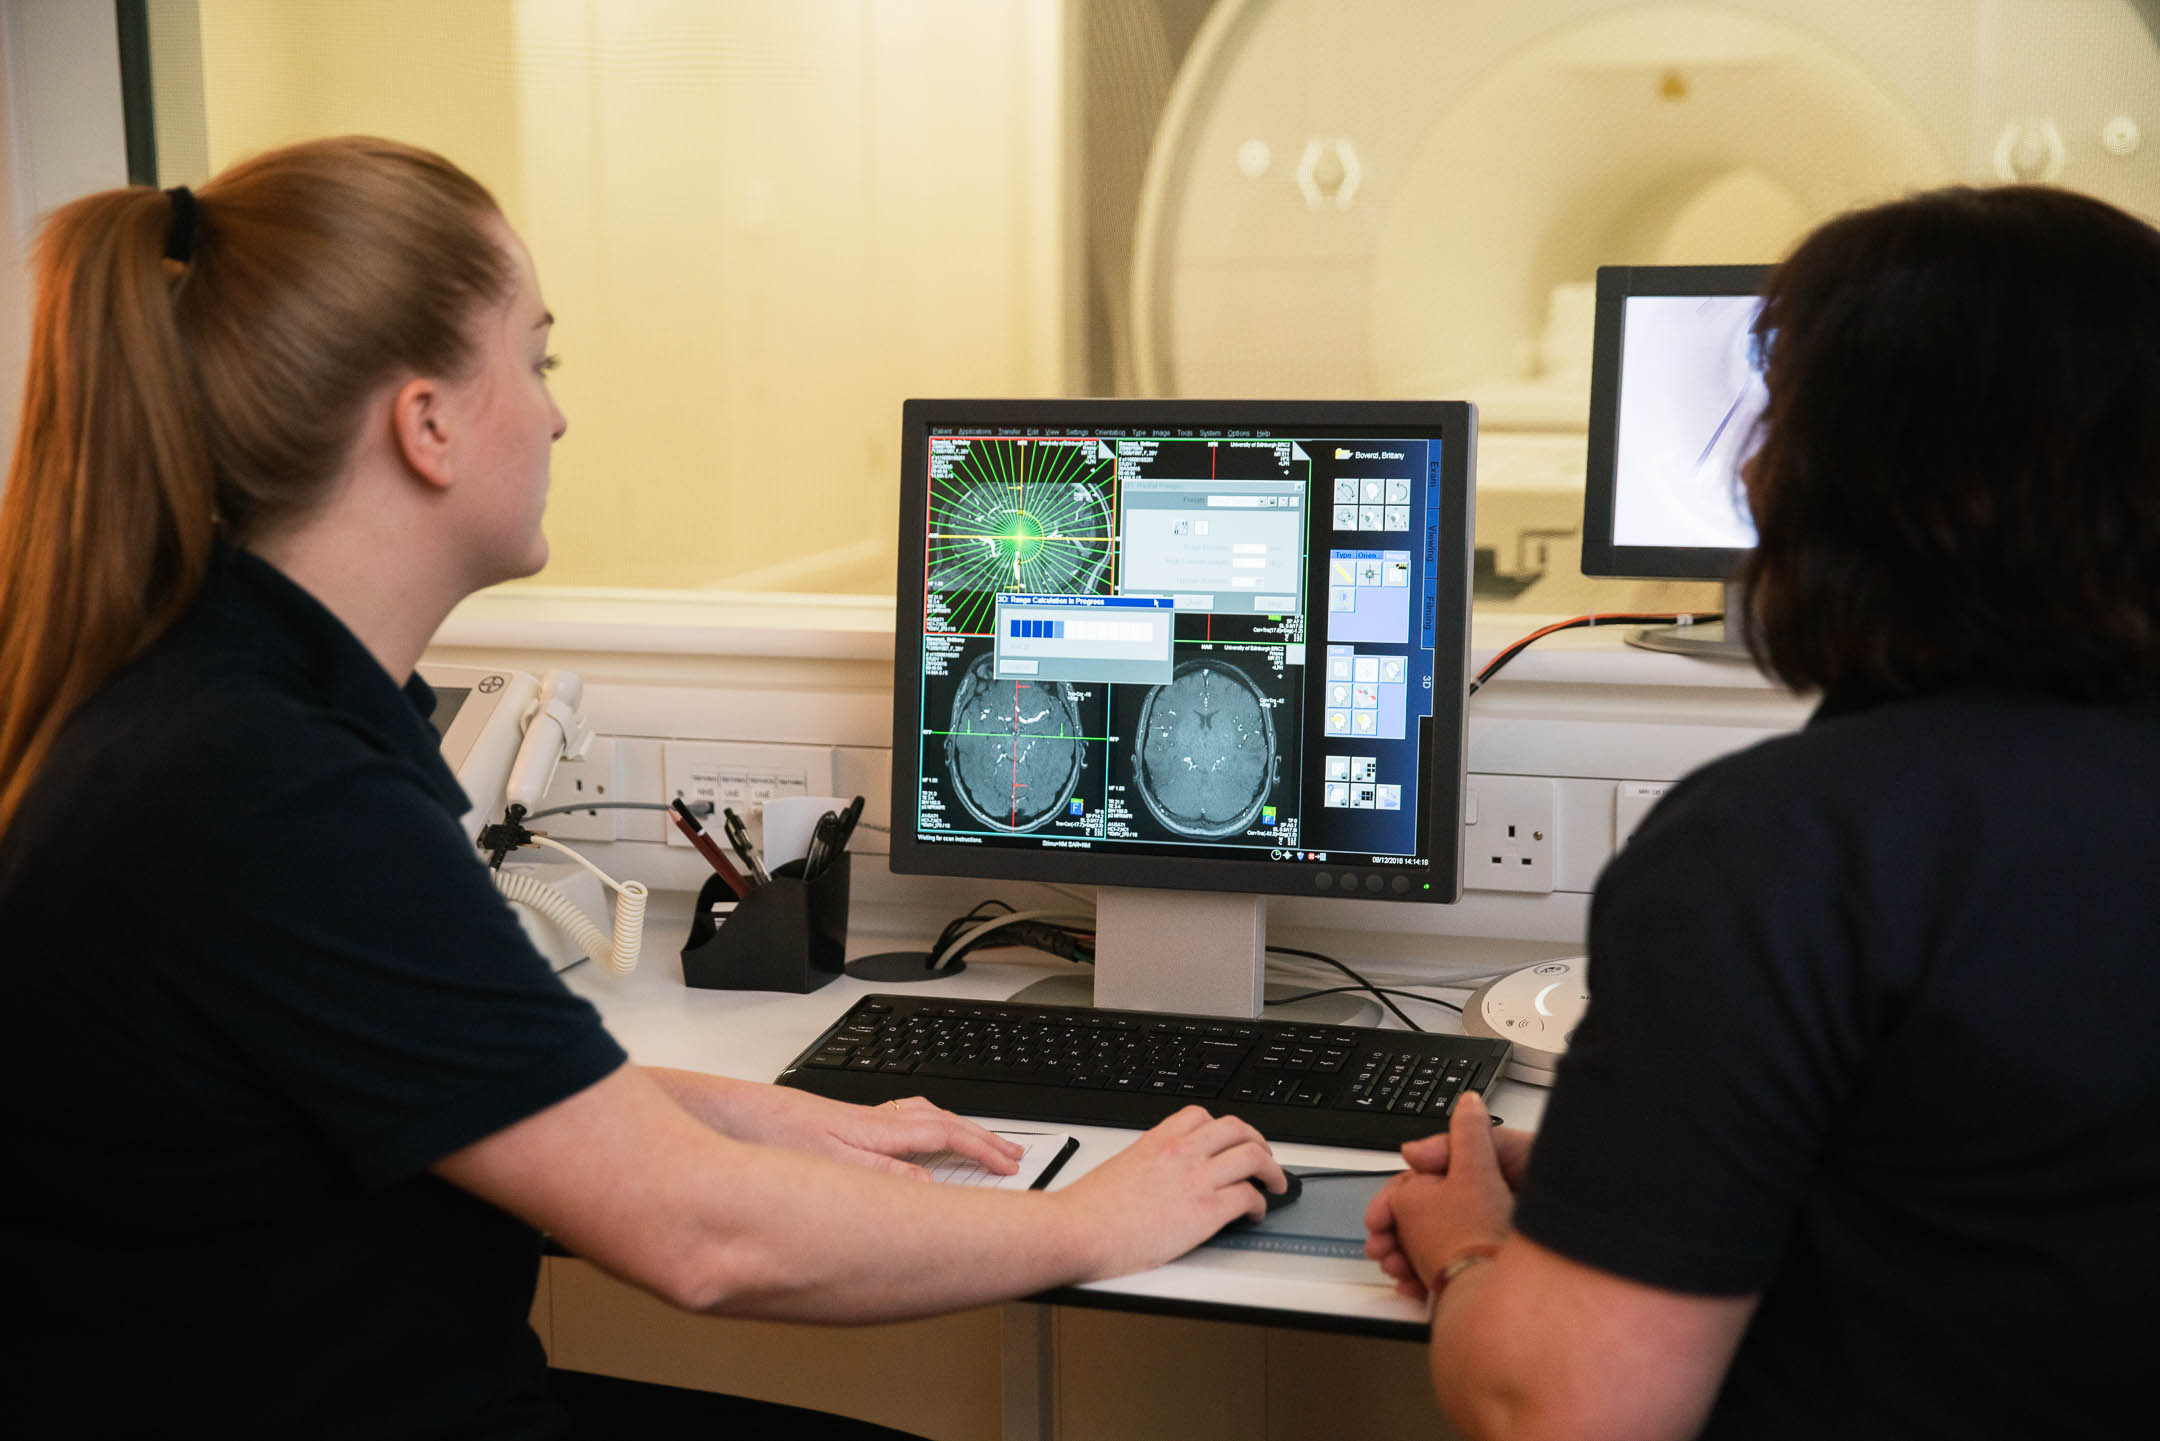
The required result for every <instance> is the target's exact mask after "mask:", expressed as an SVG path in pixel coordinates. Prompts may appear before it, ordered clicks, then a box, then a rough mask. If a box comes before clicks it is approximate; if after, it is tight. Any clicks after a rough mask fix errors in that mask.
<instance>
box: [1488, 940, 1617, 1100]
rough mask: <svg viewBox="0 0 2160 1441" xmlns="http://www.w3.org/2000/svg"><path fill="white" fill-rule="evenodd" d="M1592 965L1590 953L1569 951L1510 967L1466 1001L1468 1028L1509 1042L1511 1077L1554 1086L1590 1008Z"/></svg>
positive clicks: (1507, 1072) (1508, 1065) (1532, 1083)
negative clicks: (1562, 1059) (1552, 958)
mask: <svg viewBox="0 0 2160 1441" xmlns="http://www.w3.org/2000/svg"><path fill="white" fill-rule="evenodd" d="M1589 970H1590V962H1589V959H1588V958H1587V957H1584V956H1568V957H1566V958H1564V959H1561V960H1555V961H1540V962H1539V963H1538V964H1536V965H1534V966H1525V967H1523V968H1522V969H1521V970H1519V971H1510V972H1508V974H1506V975H1504V976H1501V977H1500V978H1498V979H1497V980H1494V981H1491V982H1489V983H1487V984H1486V985H1484V986H1482V987H1480V988H1479V989H1478V990H1477V991H1476V992H1475V993H1473V994H1472V995H1471V997H1470V999H1469V1000H1468V1001H1467V1002H1465V1003H1464V1005H1463V1030H1464V1031H1465V1032H1466V1033H1468V1034H1469V1035H1473V1036H1494V1037H1497V1038H1499V1039H1500V1040H1503V1041H1506V1042H1507V1043H1508V1064H1507V1071H1506V1075H1507V1077H1508V1079H1510V1080H1514V1081H1527V1082H1529V1083H1530V1084H1531V1085H1533V1086H1549V1085H1551V1084H1552V1083H1553V1073H1554V1071H1555V1070H1556V1069H1557V1068H1558V1066H1559V1065H1560V1057H1561V1056H1562V1055H1563V1054H1564V1053H1565V1052H1566V1051H1567V1047H1568V1042H1569V1041H1570V1040H1571V1039H1573V1038H1574V1035H1575V1027H1576V1026H1578V1025H1579V1024H1581V1022H1582V1018H1583V1012H1584V1011H1585V1010H1586V1009H1588V1008H1589V1005H1590V983H1589Z"/></svg>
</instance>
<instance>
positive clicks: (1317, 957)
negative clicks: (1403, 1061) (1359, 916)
mask: <svg viewBox="0 0 2160 1441" xmlns="http://www.w3.org/2000/svg"><path fill="white" fill-rule="evenodd" d="M1268 953H1269V954H1270V955H1277V956H1302V957H1304V958H1305V959H1306V960H1308V961H1319V962H1320V963H1321V964H1323V965H1329V966H1333V967H1334V968H1335V969H1336V970H1338V971H1341V972H1342V973H1343V974H1344V975H1346V976H1348V977H1349V978H1350V979H1351V980H1353V981H1356V982H1357V985H1356V986H1342V987H1339V988H1338V989H1339V990H1345V991H1347V990H1364V991H1368V992H1370V993H1371V994H1372V997H1373V999H1374V1000H1376V1001H1378V1002H1379V1003H1380V1004H1381V1005H1383V1006H1386V1007H1387V1008H1388V1009H1389V1010H1391V1011H1393V1012H1394V1013H1395V1019H1396V1020H1398V1021H1401V1022H1402V1023H1403V1024H1404V1025H1406V1026H1408V1027H1409V1028H1410V1029H1411V1030H1413V1031H1423V1030H1424V1029H1425V1028H1424V1027H1423V1026H1421V1025H1419V1024H1418V1023H1417V1022H1416V1021H1413V1020H1411V1019H1410V1013H1409V1012H1407V1011H1405V1010H1404V1009H1403V1008H1402V1007H1401V1006H1398V1005H1396V1004H1395V1003H1394V1002H1393V1001H1391V1000H1389V999H1388V998H1387V996H1386V994H1385V993H1384V992H1383V991H1382V990H1381V989H1380V987H1378V986H1376V985H1374V984H1373V983H1372V982H1371V981H1368V980H1366V979H1365V978H1364V977H1363V976H1361V975H1359V974H1358V973H1357V972H1356V971H1353V970H1351V969H1350V968H1349V967H1348V966H1346V965H1344V964H1343V963H1342V962H1341V961H1338V960H1336V959H1335V958H1334V957H1333V956H1323V955H1321V954H1320V952H1318V951H1301V950H1299V949H1298V948H1297V947H1295V946H1269V947H1268ZM1312 994H1314V995H1331V994H1334V992H1320V991H1315V992H1313V993H1312ZM1267 1004H1269V1005H1271V1006H1272V1005H1275V1004H1277V1003H1276V1002H1274V1001H1269V1002H1268V1003H1267Z"/></svg>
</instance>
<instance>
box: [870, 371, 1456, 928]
mask: <svg viewBox="0 0 2160 1441" xmlns="http://www.w3.org/2000/svg"><path fill="white" fill-rule="evenodd" d="M975 424H982V425H998V426H1044V427H1054V428H1056V429H1059V430H1066V429H1071V428H1075V427H1088V426H1098V425H1100V426H1124V427H1149V428H1158V429H1166V430H1170V429H1177V428H1202V427H1222V428H1224V429H1246V430H1259V429H1262V428H1265V429H1269V430H1273V431H1274V432H1276V433H1278V434H1282V433H1296V432H1302V433H1304V434H1310V435H1325V434H1329V433H1331V432H1332V433H1335V434H1339V435H1343V436H1348V435H1350V434H1352V433H1355V432H1356V431H1358V430H1360V429H1374V430H1381V429H1393V430H1400V431H1410V432H1417V431H1424V432H1428V433H1430V434H1432V435H1436V436H1438V437H1439V438H1440V439H1441V441H1442V445H1441V447H1440V463H1441V495H1442V497H1443V504H1442V507H1441V516H1440V532H1439V565H1440V574H1439V579H1438V583H1437V586H1436V592H1437V596H1438V606H1439V608H1440V611H1441V616H1440V621H1441V623H1440V624H1437V625H1436V626H1435V629H1434V635H1433V674H1434V677H1435V680H1436V682H1437V680H1438V678H1439V677H1441V676H1456V677H1458V684H1456V685H1453V686H1449V687H1446V688H1444V689H1443V688H1442V687H1441V686H1440V685H1438V684H1437V683H1436V684H1435V686H1434V690H1433V725H1432V736H1431V743H1430V746H1429V748H1428V752H1427V757H1426V762H1427V766H1428V770H1429V773H1430V774H1432V775H1434V776H1437V777H1440V778H1441V779H1442V780H1443V781H1449V778H1452V780H1451V781H1449V783H1445V784H1436V785H1432V786H1429V787H1427V793H1426V794H1425V796H1424V797H1423V801H1424V806H1425V814H1426V823H1427V825H1426V834H1427V836H1428V837H1429V838H1430V841H1429V844H1428V846H1427V848H1426V863H1425V864H1424V865H1423V866H1420V867H1406V866H1388V867H1382V866H1374V865H1371V864H1369V863H1368V864H1363V865H1356V864H1346V863H1341V862H1303V861H1277V860H1261V861H1239V860H1223V859H1216V858H1185V857H1178V858H1175V859H1174V863H1170V864H1166V860H1169V859H1170V858H1166V857H1164V856H1162V855H1159V854H1154V853H1148V854H1143V855H1134V856H1121V855H1117V854H1114V853H1108V852H1100V851H1076V850H1055V851H1047V850H1029V849H1013V850H1007V849H1004V848H1002V847H993V846H956V845H950V844H937V843H929V842H924V841H921V840H919V839H917V833H916V830H915V827H914V823H913V817H914V816H915V814H916V810H917V801H918V799H919V796H920V784H919V780H920V778H919V777H918V776H917V775H916V774H915V771H916V767H915V765H914V763H913V761H911V760H909V759H907V757H909V756H910V755H912V754H913V753H914V752H915V750H916V748H917V746H918V744H919V742H920V739H921V735H920V732H921V721H920V719H919V718H918V715H917V708H918V707H919V705H920V703H921V695H922V679H923V678H922V628H923V617H924V612H925V608H926V607H925V602H926V593H925V585H924V578H923V576H922V575H921V569H922V555H921V542H920V537H921V536H922V535H923V534H924V526H925V523H926V518H927V512H928V508H929V485H928V467H929V439H930V434H929V433H930V428H931V427H932V426H948V425H975ZM1476 450H1477V410H1476V407H1475V406H1473V405H1471V404H1469V403H1467V402H1464V401H1422V400H1421V401H1311V400H1293V401H1256V400H1210V401H1199V400H1012V399H996V400H992V399H984V400H952V399H914V400H909V401H907V402H906V403H905V404H904V405H903V407H902V419H901V464H900V473H901V496H900V532H899V533H900V537H901V539H900V556H899V565H898V571H897V580H896V585H897V605H896V609H895V615H894V628H893V629H894V633H893V765H892V833H891V848H892V850H891V858H890V865H891V868H892V869H893V870H894V871H895V872H898V873H901V874H910V875H945V876H970V877H980V878H983V879H988V880H1007V879H1009V880H1021V881H1048V882H1062V883H1067V884H1076V885H1098V886H1130V887H1136V888H1145V889H1152V890H1186V891H1218V892H1235V893H1239V894H1255V895H1307V896H1343V895H1347V894H1353V892H1351V891H1349V890H1347V889H1346V888H1345V882H1344V878H1345V877H1346V876H1349V877H1351V878H1352V880H1353V881H1354V883H1355V884H1356V887H1357V889H1356V890H1355V891H1354V894H1356V895H1357V896H1358V897H1359V898H1360V899H1372V900H1394V901H1421V902H1438V903H1445V902H1452V901H1456V900H1459V899H1461V896H1462V853H1463V833H1462V831H1463V791H1464V787H1465V782H1464V772H1465V770H1466V768H1467V760H1468V736H1467V727H1466V723H1465V719H1464V708H1465V701H1466V697H1465V687H1466V686H1467V682H1468V674H1469V670H1468V666H1469V656H1470V572H1471V537H1472V533H1473V531H1474V528H1475V526H1474V506H1475V502H1476V497H1475V488H1474V479H1475V476H1476V473H1477V472H1476ZM1457 496H1459V497H1461V498H1462V503H1461V504H1459V505H1457V504H1447V503H1445V501H1446V499H1447V498H1451V497H1457ZM1451 600H1452V601H1453V603H1454V611H1453V613H1454V615H1455V617H1456V618H1458V619H1459V621H1460V624H1459V625H1450V624H1447V623H1446V621H1447V618H1448V611H1449V606H1450V601H1451ZM1307 643H1308V645H1312V644H1318V643H1320V642H1318V641H1316V640H1308V642H1307ZM1323 872H1324V873H1326V874H1327V875H1328V877H1329V879H1328V881H1327V882H1326V883H1322V882H1320V881H1318V880H1317V879H1316V877H1318V876H1319V875H1320V874H1321V873H1323ZM1372 875H1377V876H1380V877H1381V878H1382V889H1381V890H1380V891H1379V892H1370V891H1368V890H1367V889H1365V877H1367V876H1372ZM1396 875H1407V876H1409V877H1410V878H1411V886H1410V889H1409V891H1408V892H1407V893H1406V894H1398V893H1396V892H1394V891H1393V890H1392V889H1391V888H1390V886H1389V882H1390V881H1391V880H1392V878H1393V877H1394V876H1396ZM1426 887H1429V889H1426Z"/></svg>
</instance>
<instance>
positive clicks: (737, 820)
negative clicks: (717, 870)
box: [720, 806, 772, 886]
mask: <svg viewBox="0 0 2160 1441" xmlns="http://www.w3.org/2000/svg"><path fill="white" fill-rule="evenodd" d="M720 814H722V815H723V816H726V817H727V840H728V844H729V845H731V846H733V847H734V848H735V854H736V855H738V856H741V857H742V863H743V864H744V865H746V866H748V867H749V868H750V874H751V875H753V876H756V877H757V883H758V884H759V885H761V886H762V885H764V884H765V883H766V882H767V881H769V880H771V879H772V877H771V876H770V875H768V874H767V873H766V870H765V863H764V862H763V861H761V860H759V859H758V853H757V847H756V846H753V845H751V844H750V828H749V827H748V826H746V825H744V824H743V822H742V817H741V816H739V815H737V814H735V808H734V807H733V806H729V807H727V808H726V809H724V810H722V811H721V812H720Z"/></svg>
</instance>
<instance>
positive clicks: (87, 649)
mask: <svg viewBox="0 0 2160 1441" xmlns="http://www.w3.org/2000/svg"><path fill="white" fill-rule="evenodd" d="M171 219H172V204H171V201H170V199H169V198H168V197H167V196H166V195H165V194H164V193H162V192H160V191H156V190H149V189H140V188H134V189H128V190H116V191H107V192H104V193H101V194H97V195H91V196H87V197H85V198H83V199H81V200H78V201H75V202H74V203H73V204H70V205H68V206H65V207H64V208H62V209H61V210H59V211H57V212H55V214H54V215H53V216H52V218H51V219H50V220H49V221H48V222H47V223H46V226H45V229H44V231H43V233H42V235H41V236H40V238H39V243H38V247H37V254H36V262H35V269H36V277H37V279H36V284H37V295H38V301H37V307H36V312H35V316H34V319H33V321H32V329H31V343H30V365H29V373H28V379H27V383H26V385H25V388H24V393H23V406H22V421H21V427H20V429H19V430H18V432H17V435H16V442H15V458H14V463H13V466H12V467H11V469H10V470H9V473H8V479H7V487H6V490H5V491H4V492H0V832H4V831H5V829H6V826H7V823H8V821H9V820H10V819H11V818H12V817H13V815H14V813H15V810H16V808H17V806H18V805H19V804H20V802H21V799H22V795H23V792H24V791H25V790H26V789H27V787H28V784H29V781H30V779H31V778H32V777H33V776H34V775H35V774H36V772H37V770H38V766H39V763H40V762H41V761H42V760H43V758H44V754H45V752H46V751H47V750H48V749H49V748H50V746H51V744H52V740H53V737H54V735H55V734H56V733H57V732H58V730H59V728H60V726H61V724H62V723H63V722H64V721H65V720H66V718H67V717H68V716H69V715H70V714H72V713H73V712H74V710H75V708H76V707H77V706H79V705H81V704H82V702H83V701H84V700H86V699H87V698H88V697H89V696H90V694H91V693H92V692H93V691H95V690H96V689H97V688H98V686H100V685H101V684H103V683H104V681H105V679H106V678H107V677H108V676H110V675H111V674H112V672H113V671H114V670H115V669H117V668H118V667H119V666H120V665H122V664H123V663H125V662H126V661H127V659H128V658H129V657H130V656H132V655H133V654H134V653H135V652H136V651H138V650H139V649H141V648H142V647H143V646H144V645H145V644H147V643H148V642H149V641H150V640H152V639H154V638H155V637H156V636H158V635H159V634H162V633H163V631H164V630H165V629H166V627H168V626H169V625H171V623H172V622H173V620H174V619H175V618H176V617H177V616H178V615H179V613H180V612H181V610H183V609H184V608H185V607H186V605H187V603H188V601H189V600H190V599H192V597H193V596H194V594H195V591H196V589H197V587H198V586H199V585H200V584H201V581H202V577H203V573H204V570H205V569H206V567H207V566H208V564H209V559H210V546H211V533H212V523H213V522H212V517H213V514H214V511H215V508H216V501H215V498H214V484H213V480H212V472H211V464H210V457H209V447H208V445H207V443H206V440H205V436H204V433H203V428H202V421H201V413H202V406H201V402H200V397H199V395H198V393H197V388H196V384H195V381H194V378H193V375H192V368H191V365H190V363H189V357H188V355H187V352H186V348H185V346H184V344H183V342H182V338H181V335H180V332H179V327H178V326H177V324H176V323H175V319H174V312H173V296H172V289H173V287H174V285H175V284H176V283H185V269H186V268H185V267H183V266H180V265H177V264H176V263H174V262H171V261H168V260H167V259H166V258H165V250H166V245H167V241H168V239H169V237H170V233H171Z"/></svg>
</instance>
